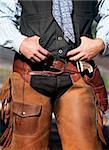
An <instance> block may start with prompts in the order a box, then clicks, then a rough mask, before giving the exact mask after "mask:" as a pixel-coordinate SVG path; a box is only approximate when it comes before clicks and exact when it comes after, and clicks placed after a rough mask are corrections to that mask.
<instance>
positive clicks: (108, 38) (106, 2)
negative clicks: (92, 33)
mask: <svg viewBox="0 0 109 150" xmlns="http://www.w3.org/2000/svg"><path fill="white" fill-rule="evenodd" d="M98 14H99V16H100V20H99V22H98V25H97V34H96V37H97V38H100V39H102V40H103V41H104V43H105V49H104V51H103V53H102V55H109V0H101V3H100V6H99V13H98Z"/></svg>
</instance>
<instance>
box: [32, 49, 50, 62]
mask: <svg viewBox="0 0 109 150" xmlns="http://www.w3.org/2000/svg"><path fill="white" fill-rule="evenodd" d="M34 55H35V56H36V57H38V58H39V59H40V60H44V59H46V58H47V57H46V56H45V55H43V54H41V53H40V51H37V52H36V53H35V54H34Z"/></svg>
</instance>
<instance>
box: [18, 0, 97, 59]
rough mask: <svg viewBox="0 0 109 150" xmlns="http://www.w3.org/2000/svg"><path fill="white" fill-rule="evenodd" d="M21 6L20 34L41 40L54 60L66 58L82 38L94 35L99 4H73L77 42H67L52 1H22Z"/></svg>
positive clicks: (82, 2)
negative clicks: (54, 14) (92, 33)
mask: <svg viewBox="0 0 109 150" xmlns="http://www.w3.org/2000/svg"><path fill="white" fill-rule="evenodd" d="M19 2H20V4H21V6H22V15H21V21H20V30H21V32H22V34H24V35H26V36H33V35H38V36H40V44H41V46H43V47H44V48H45V49H47V50H48V51H50V52H51V53H52V55H53V57H56V58H57V57H61V58H63V57H64V56H65V54H66V52H68V51H69V50H71V49H73V48H75V47H77V46H79V44H80V42H81V41H80V37H81V36H87V37H92V35H91V25H92V22H93V19H94V18H95V16H96V14H97V0H91V1H88V0H85V1H84V0H83V1H82V0H81V1H79V0H74V2H73V3H74V9H73V12H72V21H73V24H74V31H75V37H76V42H75V43H72V42H71V41H69V43H68V42H66V41H65V39H64V38H63V32H62V30H61V29H60V27H59V26H58V24H57V22H56V21H55V19H54V18H53V16H52V0H36V1H34V0H33V1H32V0H31V1H30V0H29V1H26V0H25V1H19Z"/></svg>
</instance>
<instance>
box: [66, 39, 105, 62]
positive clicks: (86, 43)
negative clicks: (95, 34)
mask: <svg viewBox="0 0 109 150" xmlns="http://www.w3.org/2000/svg"><path fill="white" fill-rule="evenodd" d="M104 48H105V45H104V42H103V41H102V40H101V39H90V38H88V37H85V36H83V37H81V44H80V46H79V47H77V48H75V49H73V50H71V51H69V52H68V53H67V57H69V60H71V61H78V60H91V59H92V58H94V57H95V56H96V55H97V54H98V53H100V52H101V51H102V50H103V49H104Z"/></svg>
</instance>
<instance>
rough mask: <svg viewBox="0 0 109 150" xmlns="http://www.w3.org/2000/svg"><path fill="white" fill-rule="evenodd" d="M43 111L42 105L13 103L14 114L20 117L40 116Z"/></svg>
mask: <svg viewBox="0 0 109 150" xmlns="http://www.w3.org/2000/svg"><path fill="white" fill-rule="evenodd" d="M41 110H42V106H41V105H35V104H34V105H33V104H24V103H20V102H13V112H14V113H15V114H16V115H18V116H20V117H23V118H25V117H32V116H40V114H41Z"/></svg>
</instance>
